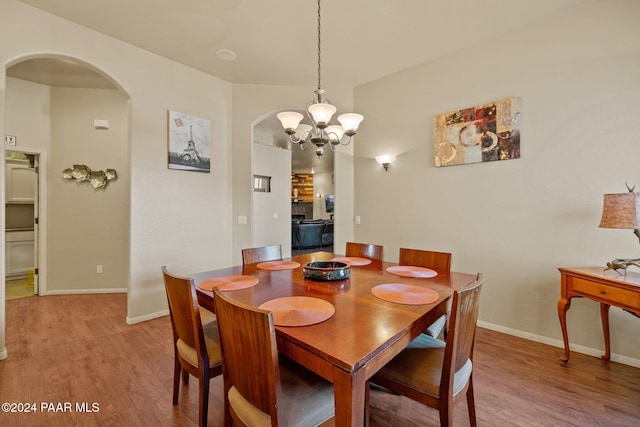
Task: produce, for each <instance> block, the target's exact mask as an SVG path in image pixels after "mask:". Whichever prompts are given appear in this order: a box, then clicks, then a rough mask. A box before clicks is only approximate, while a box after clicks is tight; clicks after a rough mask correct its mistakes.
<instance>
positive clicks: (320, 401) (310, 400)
mask: <svg viewBox="0 0 640 427" xmlns="http://www.w3.org/2000/svg"><path fill="white" fill-rule="evenodd" d="M280 382H281V383H282V398H283V399H282V404H283V406H284V411H283V413H284V417H285V419H284V420H281V423H282V424H283V425H285V426H305V427H306V426H317V425H320V424H322V423H324V422H325V421H327V420H328V419H329V418H330V417H327V416H326V414H327V413H331V414H333V412H334V411H333V407H334V400H333V384H331V383H329V382H326V381H323V380H322V379H321V378H320V377H318V375H316V374H315V373H313V372H311V371H309V370H307V369H305V368H304V367H302V366H300V365H298V364H296V363H293V362H291V361H289V360H288V359H287V358H286V357H284V356H280ZM229 404H230V405H231V407H232V408H233V410H234V411H235V412H236V413H237V414H238V416H239V417H240V418H241V419H242V420H243V421H245V423H246V424H247V425H250V426H264V427H270V426H271V417H270V416H269V415H268V414H265V413H264V412H262V411H261V410H259V409H258V408H256V407H255V406H253V405H252V404H251V403H249V402H248V401H247V400H246V399H245V398H244V397H242V395H241V394H240V393H239V392H238V390H237V389H236V388H235V387H231V389H230V390H229Z"/></svg>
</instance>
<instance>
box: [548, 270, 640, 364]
mask: <svg viewBox="0 0 640 427" xmlns="http://www.w3.org/2000/svg"><path fill="white" fill-rule="evenodd" d="M558 270H560V274H561V276H562V282H561V290H560V300H559V301H558V317H559V318H560V327H561V328H562V338H563V340H564V356H563V357H561V358H560V360H562V361H563V362H564V363H567V361H568V360H569V337H568V336H567V310H569V308H570V307H571V298H573V297H584V298H589V299H591V300H594V301H598V302H599V303H600V317H601V318H602V330H603V333H604V346H605V352H604V355H603V356H602V359H604V360H609V358H610V357H611V346H610V344H611V343H610V337H609V307H610V306H612V305H613V306H614V307H620V308H623V309H625V310H628V311H631V312H633V313H635V314H637V315H639V316H640V274H638V273H635V272H630V271H628V272H627V273H626V275H621V274H619V273H618V272H616V271H613V270H607V271H604V268H603V267H579V268H564V267H561V268H558Z"/></svg>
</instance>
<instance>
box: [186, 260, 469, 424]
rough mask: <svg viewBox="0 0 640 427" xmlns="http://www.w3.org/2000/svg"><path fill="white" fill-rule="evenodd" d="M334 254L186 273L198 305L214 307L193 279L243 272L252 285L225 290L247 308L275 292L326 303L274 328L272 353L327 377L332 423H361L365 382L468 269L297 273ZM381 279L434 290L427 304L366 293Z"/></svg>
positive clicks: (381, 267) (440, 308) (438, 308)
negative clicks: (276, 266) (318, 276)
mask: <svg viewBox="0 0 640 427" xmlns="http://www.w3.org/2000/svg"><path fill="white" fill-rule="evenodd" d="M335 257H340V255H337V254H333V253H329V252H314V253H309V254H304V255H299V256H294V257H292V258H291V260H292V261H296V262H298V263H300V267H298V268H295V269H291V270H280V271H271V270H264V269H261V268H259V267H258V264H249V265H244V266H242V265H240V266H235V267H229V268H222V269H218V270H212V271H205V272H201V273H197V274H193V275H191V277H193V279H194V281H195V283H196V287H197V295H198V302H199V304H200V305H201V306H203V307H205V308H207V309H209V310H211V311H215V307H214V301H213V293H212V292H211V291H206V290H202V289H200V288H199V286H198V285H199V284H200V283H201V282H203V281H205V280H207V279H211V278H214V277H219V276H229V275H247V276H253V277H256V278H257V279H258V283H257V284H256V285H255V286H251V287H248V288H245V289H241V290H235V291H229V292H227V293H226V294H227V295H229V296H230V297H231V298H232V299H234V300H236V301H239V302H242V303H244V304H248V305H252V306H256V307H258V306H260V305H261V304H263V303H265V302H267V301H271V300H273V299H275V298H281V297H291V296H306V297H313V298H318V299H321V300H325V301H328V302H329V303H331V304H332V305H333V306H334V307H335V313H334V314H333V315H332V316H331V317H330V318H328V319H327V320H325V321H323V322H321V323H317V324H313V325H309V326H300V327H290V326H286V327H285V326H277V325H276V328H275V329H276V341H277V345H278V352H279V353H280V354H283V355H285V356H287V357H289V358H290V359H292V360H294V361H296V362H298V363H300V364H301V365H303V366H305V367H306V368H308V369H310V370H311V371H313V372H316V373H317V374H319V375H320V376H322V377H324V378H326V379H327V380H328V381H330V382H332V383H333V386H334V399H335V415H336V418H335V425H336V426H362V425H364V423H365V387H366V385H367V380H368V379H369V378H371V376H372V375H373V374H375V373H376V372H377V371H378V370H379V369H380V368H382V367H383V366H384V365H385V364H386V363H387V362H389V361H390V360H391V359H392V358H393V357H394V356H396V355H397V354H398V353H399V352H400V351H402V349H404V348H405V347H406V346H407V345H408V344H409V343H410V342H411V341H412V340H413V339H414V338H416V337H417V336H418V335H419V334H420V333H421V332H422V331H424V330H425V329H426V328H427V326H429V325H430V324H431V323H433V322H434V321H435V320H436V319H438V318H439V317H440V316H441V315H442V314H444V313H446V310H447V301H448V300H449V298H450V297H451V295H452V294H453V291H454V290H459V289H461V288H463V287H465V286H467V285H469V284H471V283H472V282H473V281H474V280H475V278H476V275H475V274H466V273H458V272H449V271H445V270H435V272H436V273H437V275H436V276H435V277H431V278H408V277H401V276H397V275H394V274H391V273H389V272H388V271H387V268H388V267H391V266H395V265H397V264H394V263H389V262H381V261H376V260H372V262H371V263H370V264H368V265H362V266H355V265H352V266H351V267H350V268H349V270H350V277H349V278H348V279H345V280H338V281H316V280H310V279H306V278H305V277H304V276H303V267H304V266H305V264H307V263H310V262H318V261H330V260H331V259H332V258H335ZM382 284H410V285H416V286H419V287H425V288H429V289H431V290H434V291H436V292H437V293H438V298H437V300H436V301H435V302H433V303H431V304H406V303H402V304H400V303H394V302H388V301H386V300H383V299H380V298H379V297H376V296H374V295H373V294H372V291H371V290H372V288H374V287H376V286H377V285H382Z"/></svg>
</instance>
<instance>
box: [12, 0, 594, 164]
mask: <svg viewBox="0 0 640 427" xmlns="http://www.w3.org/2000/svg"><path fill="white" fill-rule="evenodd" d="M20 1H21V2H22V3H25V4H28V5H31V6H34V7H36V8H39V9H42V10H45V11H47V12H50V13H52V14H54V15H57V16H59V17H62V18H65V19H68V20H70V21H73V22H76V23H78V24H80V25H83V26H85V27H88V28H90V29H93V30H95V31H98V32H100V33H103V34H106V35H108V36H111V37H113V38H116V39H119V40H122V41H124V42H127V43H129V44H132V45H135V46H138V47H140V48H143V49H145V50H148V51H150V52H154V53H156V54H158V55H161V56H163V57H166V58H169V59H171V60H174V61H176V62H179V63H182V64H185V65H187V66H189V67H192V68H195V69H197V70H200V71H203V72H205V73H208V74H211V75H214V76H217V77H219V78H221V79H223V80H226V81H229V82H231V83H251V84H269V85H294V86H309V87H310V88H315V86H316V85H317V72H318V71H317V67H318V63H317V61H318V58H317V55H318V52H317V2H316V1H314V0H272V1H264V0H179V1H176V0H110V1H104V0H56V1H51V0H20ZM586 1H588V0H535V1H529V0H482V1H478V0H447V1H442V0H347V1H345V0H324V1H323V2H322V26H321V28H322V87H323V88H324V89H326V90H327V93H328V95H329V97H330V95H331V88H332V87H354V86H359V85H362V84H365V83H368V82H371V81H374V80H377V79H380V78H382V77H385V76H387V75H390V74H393V73H396V72H398V71H400V70H403V69H406V68H409V67H412V66H414V65H417V64H420V63H424V62H427V61H429V60H433V59H435V58H438V57H441V56H444V55H448V54H450V53H452V52H455V51H458V50H460V49H463V48H465V47H468V46H471V45H476V44H479V43H481V42H482V41H484V40H491V39H493V38H495V37H498V36H500V35H503V34H506V33H508V32H510V31H512V30H513V29H515V28H518V27H522V26H526V25H529V24H532V23H534V22H538V21H541V20H544V19H551V18H552V17H553V16H554V15H557V14H565V13H570V10H571V8H572V7H573V6H576V5H578V4H580V3H584V2H586ZM221 49H227V50H232V51H233V52H235V54H236V55H237V59H235V60H234V61H226V60H223V59H220V58H219V57H218V56H217V54H216V53H217V52H218V51H219V50H221ZM7 74H8V75H9V76H12V77H16V78H22V79H26V80H30V81H35V82H39V83H43V84H48V85H51V86H58V85H59V86H72V87H113V85H112V84H111V82H109V81H107V80H106V79H104V78H102V77H101V76H100V75H99V74H97V73H95V72H93V70H91V69H89V68H87V67H84V66H78V65H77V64H74V63H73V62H69V61H60V60H44V59H38V60H32V61H26V62H24V63H21V64H17V65H15V66H13V67H12V68H11V69H10V70H8V71H7ZM96 77H97V78H96ZM309 95H310V97H311V96H312V95H313V93H312V90H311V89H310V93H309ZM273 123H275V125H276V127H277V126H279V124H278V123H277V122H273ZM273 123H272V124H273ZM278 132H280V133H281V131H280V130H279V129H278ZM279 143H280V144H283V142H282V141H280V142H279ZM294 149H295V150H293V152H294V153H295V152H296V150H299V149H298V147H294ZM312 151H313V150H311V148H309V149H307V151H306V152H305V158H307V157H309V158H315V155H313V154H312ZM327 151H328V150H327ZM328 161H329V159H328V158H327V159H325V161H324V162H323V163H328ZM331 163H333V162H331ZM305 167H306V166H305ZM294 170H295V169H294ZM296 171H297V170H296ZM297 172H300V171H297Z"/></svg>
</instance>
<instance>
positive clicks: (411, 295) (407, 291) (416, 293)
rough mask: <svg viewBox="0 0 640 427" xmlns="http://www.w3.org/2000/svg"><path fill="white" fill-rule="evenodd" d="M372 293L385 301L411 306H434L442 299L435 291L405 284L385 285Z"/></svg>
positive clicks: (375, 288)
mask: <svg viewBox="0 0 640 427" xmlns="http://www.w3.org/2000/svg"><path fill="white" fill-rule="evenodd" d="M371 293H372V294H373V295H375V296H376V297H378V298H380V299H382V300H385V301H389V302H395V303H398V304H409V305H422V304H432V303H434V302H436V301H438V298H440V295H438V293H437V292H436V291H434V290H433V289H428V288H422V287H420V286H415V285H407V284H404V283H385V284H384V285H378V286H374V287H373V288H372V289H371Z"/></svg>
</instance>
